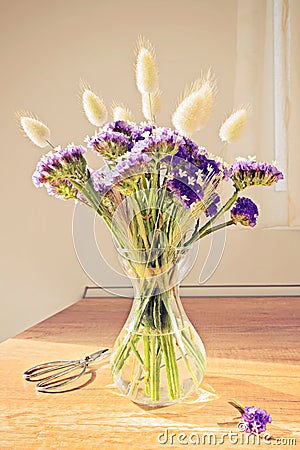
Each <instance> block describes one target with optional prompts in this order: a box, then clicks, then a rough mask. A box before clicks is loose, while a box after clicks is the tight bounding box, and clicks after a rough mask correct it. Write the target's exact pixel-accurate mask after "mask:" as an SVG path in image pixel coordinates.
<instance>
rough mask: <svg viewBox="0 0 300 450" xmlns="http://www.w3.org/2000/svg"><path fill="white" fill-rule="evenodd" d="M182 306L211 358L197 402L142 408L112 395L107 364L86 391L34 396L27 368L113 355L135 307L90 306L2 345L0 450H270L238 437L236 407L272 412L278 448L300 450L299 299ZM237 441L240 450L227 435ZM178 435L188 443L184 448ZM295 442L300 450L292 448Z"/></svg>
mask: <svg viewBox="0 0 300 450" xmlns="http://www.w3.org/2000/svg"><path fill="white" fill-rule="evenodd" d="M183 303H184V306H185V309H186V311H187V313H188V314H189V316H190V318H191V319H192V322H193V323H194V325H195V327H196V329H197V330H198V331H199V334H200V335H201V337H202V338H203V341H204V343H205V346H206V350H207V355H208V368H207V372H206V376H205V379H204V382H203V384H202V386H201V388H202V390H200V391H199V394H198V395H193V396H191V397H190V398H188V399H186V400H185V401H183V402H182V403H179V404H177V405H172V406H168V407H165V408H159V409H147V408H141V407H139V406H138V405H136V404H134V403H132V402H130V401H129V400H128V398H126V397H124V396H123V395H122V394H121V393H120V391H119V390H118V389H117V388H115V387H114V385H113V384H112V379H111V375H110V371H109V365H108V361H103V362H102V363H99V364H98V365H97V364H95V365H94V366H93V368H92V366H90V370H89V373H88V374H87V375H86V376H85V378H84V380H81V384H82V383H83V384H84V385H83V386H82V387H81V388H80V389H76V390H73V391H71V392H68V393H64V394H56V395H50V394H36V392H35V389H34V385H33V384H32V383H28V382H25V381H23V379H22V372H23V371H24V370H25V369H27V368H29V367H31V366H33V365H35V364H37V363H40V362H44V361H50V360H55V359H65V358H79V357H81V356H83V355H86V354H89V353H92V352H93V351H95V350H97V349H100V348H103V347H106V346H107V347H111V346H112V344H113V342H114V340H115V338H116V336H117V334H118V332H119V330H120V328H121V326H122V325H123V323H124V321H125V319H126V317H127V314H128V311H129V308H130V305H131V301H130V300H129V299H124V298H116V299H103V298H98V299H84V300H81V301H79V302H78V303H76V304H75V305H73V306H71V307H69V308H67V309H66V310H64V311H62V312H60V313H58V314H56V315H55V316H53V317H51V318H49V319H47V320H45V321H44V322H41V323H40V324H38V325H36V326H34V327H32V328H30V329H29V330H27V331H25V332H23V333H21V334H19V335H18V336H16V337H15V338H13V339H9V340H7V341H6V342H3V343H2V344H1V345H0V358H1V371H0V389H1V392H0V399H1V400H0V402H1V421H0V448H3V449H13V450H15V449H23V450H27V449H50V448H51V449H84V450H85V449H110V448H115V449H127V448H128V449H139V448H143V449H156V448H182V447H183V448H190V447H192V448H195V447H198V448H213V447H214V446H217V447H219V448H224V449H226V450H227V449H237V448H249V449H256V448H260V449H261V448H270V446H268V445H267V444H266V443H264V442H263V441H261V443H260V445H253V444H252V445H251V442H250V444H249V445H243V444H242V441H241V439H242V436H243V438H244V439H245V433H239V434H235V433H237V428H236V425H237V421H234V420H233V419H234V417H236V416H237V414H236V411H235V410H234V408H232V406H230V405H229V404H228V400H230V399H231V398H236V399H238V400H239V401H240V402H242V403H244V404H246V405H252V404H254V405H255V406H260V407H262V408H265V409H267V410H268V411H269V412H270V413H271V415H272V418H273V423H272V424H271V425H269V427H268V431H269V432H270V434H272V436H273V438H272V440H271V441H270V442H271V443H272V444H273V445H276V446H277V445H279V444H278V442H279V441H278V442H277V441H276V439H277V438H278V439H282V441H281V446H284V448H294V449H295V448H299V446H300V433H299V428H300V427H299V417H300V409H299V405H300V403H299V392H300V386H299V382H300V369H299V354H300V336H299V312H300V307H299V305H300V304H299V299H298V298H217V299H215V298H199V299H196V298H191V299H188V298H186V299H183ZM166 430H168V439H167V443H165V444H164V442H165V441H166V437H167V434H166V433H167V432H166ZM230 432H231V433H233V434H232V435H231V441H233V442H230V441H229V437H228V436H224V435H225V434H226V433H229V434H230ZM161 433H163V434H162V435H161V436H160V441H161V442H162V443H159V442H158V436H159V435H160V434H161ZM172 433H173V435H174V436H173V437H172ZM180 433H185V435H186V438H184V437H181V439H182V442H188V444H186V445H183V444H180V443H179V442H178V436H179V434H180ZM195 433H196V434H195ZM204 433H214V435H215V437H214V436H212V437H211V438H210V439H212V441H211V445H209V443H208V442H209V438H208V437H207V436H206V438H205V442H206V444H201V443H200V445H192V443H190V440H191V441H193V442H196V439H197V437H196V435H198V436H199V437H200V439H203V434H204ZM222 436H223V439H224V444H220V441H221V439H222ZM179 439H180V438H179ZM214 439H217V445H214ZM288 439H294V440H295V439H296V444H297V445H293V441H290V444H289V445H287V443H288ZM236 440H238V443H236V444H234V441H236ZM171 442H173V444H171ZM200 442H202V441H200ZM294 442H295V441H294Z"/></svg>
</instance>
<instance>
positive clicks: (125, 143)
mask: <svg viewBox="0 0 300 450" xmlns="http://www.w3.org/2000/svg"><path fill="white" fill-rule="evenodd" d="M88 147H90V148H92V149H93V150H94V151H95V152H96V153H97V154H100V155H102V156H103V157H104V158H106V159H108V160H114V159H116V158H117V157H118V156H120V155H124V153H126V152H127V151H128V150H130V149H131V148H132V147H133V143H132V141H131V140H130V138H129V137H128V136H126V135H125V134H123V133H120V132H118V131H112V130H108V131H106V130H102V131H100V132H99V133H98V134H97V135H96V136H93V137H91V138H89V139H88Z"/></svg>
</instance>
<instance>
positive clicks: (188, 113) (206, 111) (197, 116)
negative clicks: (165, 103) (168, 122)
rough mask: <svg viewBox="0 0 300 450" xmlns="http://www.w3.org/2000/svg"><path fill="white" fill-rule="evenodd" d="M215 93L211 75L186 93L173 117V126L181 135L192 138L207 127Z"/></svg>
mask: <svg viewBox="0 0 300 450" xmlns="http://www.w3.org/2000/svg"><path fill="white" fill-rule="evenodd" d="M215 93H216V87H215V82H214V81H213V79H212V78H211V75H210V73H208V75H207V77H206V78H205V79H203V80H197V81H196V82H194V83H193V84H192V86H191V88H190V89H188V90H186V91H185V93H184V95H183V98H182V100H181V101H180V103H179V105H178V106H177V108H176V110H175V112H174V114H173V116H172V122H173V125H174V126H175V128H176V129H177V130H178V131H179V132H180V133H181V134H184V135H187V136H191V135H193V134H194V133H195V132H196V131H199V130H201V128H203V127H205V125H206V124H207V122H208V119H209V117H210V114H211V111H212V106H213V101H214V97H215Z"/></svg>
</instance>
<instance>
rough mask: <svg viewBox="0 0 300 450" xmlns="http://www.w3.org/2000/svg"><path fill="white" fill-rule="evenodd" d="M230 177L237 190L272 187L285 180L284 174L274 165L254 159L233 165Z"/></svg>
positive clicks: (243, 160) (242, 160)
mask: <svg viewBox="0 0 300 450" xmlns="http://www.w3.org/2000/svg"><path fill="white" fill-rule="evenodd" d="M230 177H231V179H232V181H233V184H234V186H235V188H236V189H237V190H242V189H245V188H247V187H249V186H271V185H272V184H273V183H277V181H279V180H282V179H283V174H282V172H280V170H279V169H277V167H276V166H275V165H273V164H268V163H265V162H258V161H255V160H254V159H248V160H247V159H246V160H245V159H241V160H239V161H236V162H234V163H233V164H232V166H231V169H230Z"/></svg>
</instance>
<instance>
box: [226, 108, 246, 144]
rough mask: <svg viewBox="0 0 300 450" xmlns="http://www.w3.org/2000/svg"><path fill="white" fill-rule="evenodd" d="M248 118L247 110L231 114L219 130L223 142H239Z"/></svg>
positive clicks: (239, 110) (242, 109) (243, 109)
mask: <svg viewBox="0 0 300 450" xmlns="http://www.w3.org/2000/svg"><path fill="white" fill-rule="evenodd" d="M247 117H248V111H247V108H241V109H237V110H236V111H234V112H233V113H232V114H230V116H229V117H227V119H226V120H225V121H224V122H223V124H222V125H221V127H220V130H219V137H220V139H221V141H223V142H227V143H230V142H235V141H237V140H238V139H239V138H240V137H241V135H242V133H243V131H244V128H245V125H246V122H247Z"/></svg>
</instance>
